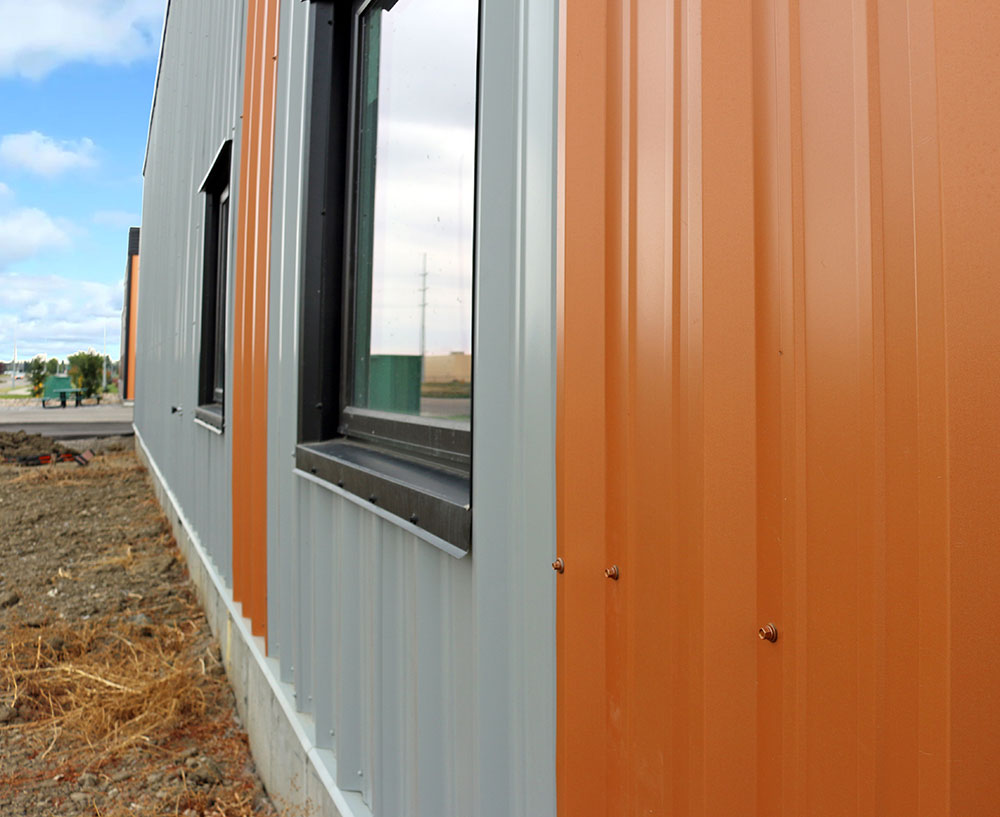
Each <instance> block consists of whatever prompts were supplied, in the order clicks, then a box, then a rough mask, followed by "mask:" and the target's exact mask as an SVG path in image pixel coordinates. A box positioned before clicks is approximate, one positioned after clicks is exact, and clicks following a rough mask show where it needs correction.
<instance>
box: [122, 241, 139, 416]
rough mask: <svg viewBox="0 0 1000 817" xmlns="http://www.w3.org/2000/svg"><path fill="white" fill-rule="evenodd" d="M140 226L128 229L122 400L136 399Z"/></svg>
mask: <svg viewBox="0 0 1000 817" xmlns="http://www.w3.org/2000/svg"><path fill="white" fill-rule="evenodd" d="M138 307H139V228H138V227H130V228H129V231H128V260H127V261H126V262H125V297H124V299H123V301H122V344H121V363H120V364H119V367H118V393H119V394H120V395H121V398H122V400H134V399H135V338H136V318H137V316H138V314H139V308H138Z"/></svg>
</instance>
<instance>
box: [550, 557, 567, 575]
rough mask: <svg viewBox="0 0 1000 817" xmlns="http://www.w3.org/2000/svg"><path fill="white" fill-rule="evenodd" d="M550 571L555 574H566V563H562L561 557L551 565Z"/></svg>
mask: <svg viewBox="0 0 1000 817" xmlns="http://www.w3.org/2000/svg"><path fill="white" fill-rule="evenodd" d="M552 569H553V570H554V571H555V572H556V573H565V572H566V562H564V561H563V560H562V557H561V556H560V557H559V558H558V559H556V560H555V561H554V562H553V563H552Z"/></svg>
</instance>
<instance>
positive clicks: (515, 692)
mask: <svg viewBox="0 0 1000 817" xmlns="http://www.w3.org/2000/svg"><path fill="white" fill-rule="evenodd" d="M235 6H238V7H239V17H238V20H237V23H236V25H235V26H234V27H232V30H227V29H225V26H223V25H221V24H220V22H219V21H218V20H217V19H216V18H217V17H219V16H220V9H219V7H218V6H216V5H210V4H201V3H193V2H188V3H179V2H177V1H176V0H175V2H174V3H173V4H172V7H171V11H170V20H169V25H168V31H167V38H166V42H165V49H164V62H163V68H162V70H161V77H160V91H159V95H158V98H157V103H156V107H157V110H156V113H155V114H154V119H153V129H152V133H151V138H150V150H149V162H148V166H147V173H146V184H147V186H146V194H145V195H146V199H145V211H144V230H145V231H146V232H144V246H143V249H144V252H146V253H148V256H144V259H143V263H144V282H143V287H144V289H143V292H142V303H141V305H140V309H141V311H142V314H143V319H144V321H145V334H144V335H143V338H142V341H141V347H140V353H139V354H140V361H141V366H142V372H143V373H144V374H140V397H139V403H138V407H137V413H136V422H137V426H138V427H139V430H140V432H141V433H142V435H143V438H144V439H145V441H146V442H147V444H148V445H149V448H150V451H151V453H152V455H153V457H154V458H155V459H156V461H157V463H158V464H159V465H160V468H161V470H162V471H163V472H164V475H165V476H166V478H167V481H168V483H169V484H170V487H171V489H172V490H173V492H174V493H175V494H176V495H177V497H178V499H179V501H180V504H181V506H182V507H183V508H184V510H185V513H186V515H187V516H188V518H189V519H190V520H191V522H192V524H193V525H194V526H195V528H196V531H195V533H196V535H197V536H198V538H199V539H200V540H201V542H202V544H203V545H204V546H205V547H206V548H207V549H208V550H209V551H210V552H211V553H212V554H213V556H214V558H215V560H216V563H217V567H218V568H219V569H220V572H221V573H222V575H223V576H224V577H225V579H226V580H227V581H228V582H229V583H230V584H231V583H232V575H231V572H230V563H231V555H232V554H231V549H230V545H229V541H230V535H229V523H230V515H229V509H230V497H231V494H230V489H229V481H230V478H231V471H230V461H231V451H230V449H229V448H228V445H229V444H230V441H231V437H232V435H231V434H230V433H229V430H228V429H227V431H226V433H225V434H224V435H223V436H222V437H217V436H214V435H212V434H211V433H210V432H209V431H207V430H206V429H204V428H201V427H195V426H194V425H193V423H192V421H191V416H190V413H189V410H190V409H191V408H192V407H193V406H194V403H195V399H196V386H197V351H198V349H197V340H196V339H197V338H198V337H199V333H198V331H197V322H198V318H199V315H198V305H199V304H200V283H199V282H200V273H201V263H200V252H201V229H202V228H201V218H202V210H201V203H200V202H201V199H200V196H199V194H198V192H197V189H198V186H199V184H200V181H201V177H202V176H203V175H204V173H205V172H206V171H207V170H208V166H209V164H210V162H211V158H212V156H213V155H214V149H215V148H216V147H217V146H218V143H219V142H221V139H222V138H225V136H227V135H229V136H232V137H233V138H234V140H235V141H234V154H233V167H234V168H236V167H238V166H239V163H240V158H239V157H240V140H239V137H238V135H237V133H236V129H237V126H238V121H239V120H238V111H237V110H236V109H235V108H232V109H231V108H229V107H228V105H229V102H232V104H233V105H235V104H236V101H237V98H238V89H239V88H240V87H242V77H241V75H240V73H239V66H238V65H237V66H236V67H235V68H232V69H231V67H230V63H229V61H228V58H223V56H222V55H223V54H231V55H232V56H233V59H235V60H236V61H237V63H238V62H239V60H240V58H241V53H242V49H243V48H244V36H245V34H244V26H245V21H244V16H243V15H244V9H243V4H227V6H226V8H227V9H229V10H230V13H231V12H232V9H233V7H235ZM316 9H317V6H315V5H313V4H310V3H299V2H284V3H281V4H280V12H281V19H280V22H279V60H278V75H277V107H276V113H275V122H276V124H275V134H274V140H275V141H274V144H275V154H274V172H273V193H272V196H273V210H272V221H271V223H272V231H271V236H270V238H271V249H270V252H271V256H270V257H271V270H270V322H269V338H270V340H269V349H268V356H269V365H268V389H267V392H268V398H267V399H268V416H267V429H268V435H267V468H268V483H267V536H268V560H267V580H268V585H267V618H268V637H269V653H270V654H271V655H272V656H275V657H276V658H277V659H278V660H279V661H280V673H281V677H282V679H284V680H286V681H291V682H292V683H293V684H294V690H295V700H296V703H297V705H298V707H299V708H300V710H301V711H302V713H303V715H304V717H305V720H306V722H307V723H308V724H310V725H311V726H314V727H315V734H316V739H317V743H318V744H319V745H320V746H321V747H326V748H327V749H329V750H330V754H329V755H328V757H329V758H330V762H331V767H332V768H335V774H336V780H337V783H338V784H339V785H340V786H341V787H342V788H344V789H347V790H356V791H360V792H361V793H362V794H363V797H364V799H365V801H366V802H367V803H368V804H369V805H370V806H371V807H372V809H373V812H374V813H375V814H376V815H393V816H394V817H395V815H423V816H424V817H440V816H441V815H454V817H467V816H468V815H481V816H482V817H489V816H492V815H496V817H509V815H525V817H527V815H540V814H552V813H553V812H554V809H555V780H554V762H555V761H554V753H553V748H554V741H555V679H554V669H555V667H554V649H555V621H554V612H555V610H554V605H555V600H554V598H555V597H554V592H555V591H554V580H553V576H552V571H551V569H550V568H549V563H550V562H551V560H552V559H553V557H554V554H553V542H554V538H555V529H554V525H555V521H554V459H553V451H554V444H555V443H554V438H555V408H554V399H555V398H554V382H555V357H554V348H555V340H554V338H555V327H554V286H555V274H554V244H553V235H554V229H555V200H554V196H555V176H556V158H555V155H556V154H555V148H556V135H555V128H556V105H555V93H556V90H555V85H556V82H555V80H556V47H557V40H556V9H555V7H554V6H553V5H550V4H539V3H533V4H530V7H529V3H528V2H527V0H517V1H516V2H512V1H511V0H484V2H483V10H482V15H483V24H482V28H483V31H484V32H485V34H484V38H483V43H482V50H483V57H482V59H483V79H482V82H483V99H482V111H481V118H482V125H481V128H480V141H481V144H480V156H481V159H480V187H479V203H478V207H479V222H480V224H479V229H478V234H477V281H476V302H477V303H478V304H481V305H486V306H484V307H482V308H480V309H479V312H478V318H477V325H476V339H475V344H476V361H475V366H476V387H475V388H476V395H475V399H476V408H475V431H474V460H475V465H474V469H473V493H474V507H475V512H474V516H475V522H474V532H473V543H474V544H473V552H472V554H471V555H470V556H467V557H466V558H464V559H455V558H453V557H452V556H449V555H446V554H444V553H443V552H441V551H439V550H437V549H436V548H434V547H433V546H432V545H430V544H429V543H427V542H425V541H423V540H421V539H419V538H417V537H415V536H414V535H412V534H410V533H408V532H406V531H405V530H403V529H402V528H400V527H397V526H396V525H395V524H392V523H391V522H387V521H385V520H384V519H382V518H381V517H379V516H377V515H376V514H374V513H373V512H372V511H371V509H370V508H368V507H361V506H360V505H358V504H357V503H356V502H354V501H353V500H352V499H351V498H349V497H346V496H342V495H340V494H338V493H337V492H336V491H335V490H331V489H330V488H328V487H326V486H322V485H319V484H316V483H315V482H314V481H311V479H309V478H307V477H306V476H305V475H297V474H295V473H293V468H294V459H293V456H292V455H293V450H294V446H295V442H296V422H297V395H298V371H299V367H298V354H299V350H298V346H299V335H298V313H299V297H300V296H299V292H300V286H299V270H300V264H301V258H300V252H301V247H302V235H301V231H302V224H303V213H302V203H303V193H304V182H305V176H306V174H307V173H308V172H309V169H308V168H307V167H304V166H303V161H304V158H303V157H304V156H305V155H306V151H305V148H306V145H305V138H306V137H305V133H306V128H305V127H304V123H305V121H306V119H305V118H306V116H307V115H308V102H309V100H308V98H307V89H308V88H309V85H310V81H311V77H310V57H311V54H310V48H311V46H310V43H311V42H312V36H311V35H310V26H311V25H314V17H315V14H316V13H317V11H316ZM529 33H530V36H529ZM207 43H212V44H213V47H212V48H208V46H207ZM216 45H218V46H219V47H218V48H215V46H216ZM216 86H219V87H220V89H221V87H222V86H225V88H227V89H230V91H231V94H232V96H231V97H225V99H226V100H229V102H226V103H225V104H226V107H225V110H224V111H223V110H222V108H221V107H220V105H221V103H219V102H211V101H210V100H211V99H214V97H213V96H212V89H213V88H215V87H216ZM206 89H208V98H206V93H205V90H206ZM221 96H222V94H221V91H220V97H221ZM203 131H204V132H203ZM196 171H197V172H196ZM233 195H235V196H237V197H239V196H240V192H239V190H238V189H236V190H234V193H233ZM234 232H235V231H234ZM147 235H148V236H149V239H148V240H147V239H145V236H147ZM234 240H238V236H235V235H234ZM179 248H183V250H181V249H179ZM231 257H235V252H234V253H233V254H231ZM230 348H232V347H230ZM227 372H232V367H231V366H230V367H228V368H227ZM231 380H232V375H231V374H227V394H232V393H233V391H232V383H231V382H230V381H231ZM175 404H183V405H184V407H185V413H184V416H183V417H181V416H178V415H171V414H170V406H171V405H175ZM238 420H239V418H237V421H238Z"/></svg>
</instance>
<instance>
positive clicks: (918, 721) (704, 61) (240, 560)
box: [135, 0, 1000, 817]
mask: <svg viewBox="0 0 1000 817" xmlns="http://www.w3.org/2000/svg"><path fill="white" fill-rule="evenodd" d="M997 42H1000V14H998V13H997V11H996V8H995V4H993V3H992V2H989V1H988V0H967V1H966V2H962V3H955V2H952V1H951V0H908V2H899V3H892V2H873V0H843V2H842V1H841V0H837V2H833V1H832V0H830V1H829V2H825V1H824V2H809V3H806V2H787V3H780V2H774V3H765V2H760V3H748V2H745V0H722V2H713V3H708V2H704V0H670V1H669V2H666V1H665V0H562V2H556V1H555V0H550V1H549V0H531V1H530V2H529V0H355V1H354V2H349V1H348V0H344V1H343V2H338V1H337V0H326V1H325V2H324V1H323V0H315V1H314V2H300V0H281V2H279V0H248V2H241V0H218V1H217V2H211V3H209V2H197V1H196V0H172V2H170V3H169V6H168V15H167V20H166V25H165V29H164V36H163V44H162V48H161V58H160V67H159V71H158V75H157V83H156V91H155V99H154V105H153V111H152V115H151V120H150V132H149V143H148V149H147V156H146V164H145V169H144V177H145V191H144V202H143V224H142V239H143V247H142V259H143V274H142V282H141V288H140V290H139V304H138V318H139V319H138V321H137V327H138V341H137V347H136V355H137V360H138V366H137V372H136V409H135V417H136V420H135V424H136V429H137V446H138V447H139V450H140V454H141V456H143V457H144V458H145V460H146V461H147V462H148V463H149V466H150V470H151V471H152V473H153V475H154V482H155V484H156V486H157V490H158V493H159V496H160V499H161V501H162V502H163V505H164V508H165V509H166V510H167V513H168V515H169V516H170V518H171V521H172V523H173V525H174V529H175V531H176V532H177V535H178V539H179V540H180V542H181V545H182V547H183V548H184V549H185V552H186V554H187V557H188V562H189V565H190V567H191V572H192V576H193V577H194V580H195V582H196V583H197V585H198V587H199V589H200V591H201V594H202V597H203V599H204V600H205V603H206V606H207V609H208V611H209V618H210V621H211V623H212V626H213V628H214V630H215V632H216V633H218V634H219V636H220V639H221V641H222V643H223V645H224V651H225V655H226V661H227V669H228V671H229V675H230V678H231V680H232V683H233V685H234V687H235V688H236V690H237V693H238V694H237V697H238V700H239V703H240V707H241V710H242V712H243V714H244V716H245V720H246V723H247V726H248V730H249V733H250V740H251V746H252V749H253V751H254V755H255V757H256V758H257V761H258V764H259V767H260V771H261V774H262V777H263V779H264V781H265V784H266V785H267V786H268V788H269V789H270V790H271V791H273V792H276V793H277V794H278V795H280V796H281V797H282V798H283V799H285V800H287V801H294V800H295V799H296V798H306V797H307V798H308V799H310V800H311V801H312V802H313V803H315V804H319V805H320V806H321V808H322V809H323V811H322V813H324V814H340V815H344V817H347V815H352V816H354V817H360V816H361V815H377V817H389V816H391V817H395V815H414V816H415V817H416V816H419V817H470V816H473V815H474V816H475V817H487V816H490V817H492V816H493V815H496V817H501V816H502V817H508V816H509V815H518V816H519V817H536V815H537V816H538V817H555V815H559V816H560V817H580V816H581V815H583V816H584V817H588V816H589V815H600V816H601V817H605V816H610V815H624V816H626V817H631V816H632V815H640V814H641V815H660V816H661V817H723V816H725V817H730V816H731V815H737V814H747V815H754V816H755V817H773V816H774V815H781V817H805V816H806V815H808V817H845V815H846V816H848V817H863V816H867V815H880V816H881V815H887V816H888V815H900V817H902V816H903V815H907V817H910V815H919V817H994V815H996V814H998V813H1000V775H997V774H996V773H995V770H994V766H995V758H996V757H998V756H1000V703H998V702H1000V698H998V697H997V696H996V695H995V690H996V689H997V688H998V687H1000V595H998V594H997V593H996V587H997V586H998V585H1000V547H998V546H997V540H998V531H1000V518H998V514H997V510H996V509H997V507H998V504H997V502H996V501H995V500H996V496H997V495H998V494H1000V435H998V432H997V424H996V421H995V418H996V417H997V416H998V415H1000V323H998V322H997V320H996V317H995V316H996V314H997V312H998V311H1000V278H998V277H997V275H996V269H997V267H998V265H1000V230H997V229H996V224H995V221H996V213H997V212H1000V184H998V183H997V179H998V178H1000V152H998V151H997V150H996V138H997V137H996V134H997V133H998V132H1000V114H998V113H997V112H998V111H1000V107H998V106H997V105H996V104H994V103H995V102H996V100H997V99H998V98H1000V58H998V57H997V51H996V43H997ZM553 568H554V569H553Z"/></svg>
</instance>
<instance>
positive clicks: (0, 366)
mask: <svg viewBox="0 0 1000 817" xmlns="http://www.w3.org/2000/svg"><path fill="white" fill-rule="evenodd" d="M0 374H7V364H6V363H4V362H3V361H2V360H0Z"/></svg>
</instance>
